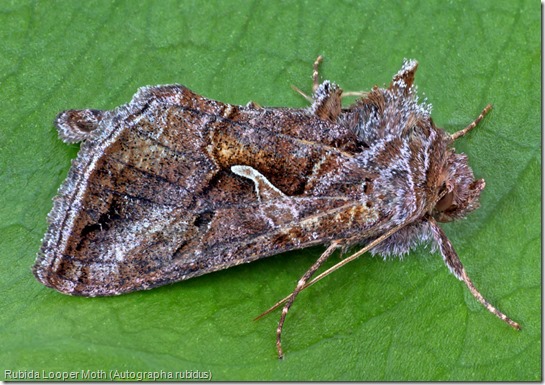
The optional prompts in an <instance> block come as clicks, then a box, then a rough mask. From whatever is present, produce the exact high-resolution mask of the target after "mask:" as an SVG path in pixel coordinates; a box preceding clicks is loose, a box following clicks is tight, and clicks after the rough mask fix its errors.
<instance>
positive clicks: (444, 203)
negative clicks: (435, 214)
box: [435, 191, 454, 211]
mask: <svg viewBox="0 0 545 385" xmlns="http://www.w3.org/2000/svg"><path fill="white" fill-rule="evenodd" d="M453 201H454V193H453V192H452V191H450V192H448V193H446V194H445V196H444V197H443V198H441V199H439V202H437V204H436V205H435V208H436V210H437V211H445V210H446V209H448V208H449V207H450V206H452V202H453Z"/></svg>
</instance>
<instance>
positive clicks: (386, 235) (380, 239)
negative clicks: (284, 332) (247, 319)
mask: <svg viewBox="0 0 545 385" xmlns="http://www.w3.org/2000/svg"><path fill="white" fill-rule="evenodd" d="M406 225H407V223H402V224H400V225H398V226H396V227H394V228H393V229H391V230H389V231H387V232H386V233H384V234H383V235H381V236H380V237H378V238H377V239H375V240H373V241H372V242H369V244H367V245H366V246H365V247H364V248H362V249H360V250H359V251H357V252H356V253H354V254H352V255H351V256H349V257H347V258H345V259H343V260H342V261H341V262H339V263H337V264H335V265H333V266H331V267H330V268H329V269H327V270H326V271H324V272H323V273H320V274H319V275H317V276H316V277H315V278H314V279H312V280H311V281H310V282H307V283H306V284H305V285H304V286H303V288H302V289H301V290H299V292H301V291H303V290H304V289H306V288H307V287H310V286H312V285H314V284H315V283H316V282H318V281H319V280H321V279H322V278H324V277H326V276H327V275H329V274H331V273H333V272H334V271H335V270H337V269H340V268H341V267H343V266H344V265H346V264H347V263H349V262H352V261H353V260H354V259H357V258H358V257H360V256H361V255H362V254H365V253H366V252H368V251H369V250H371V249H372V248H373V247H375V246H378V245H379V244H380V243H382V242H384V241H385V240H386V239H387V238H389V237H390V236H391V235H392V234H394V233H396V232H397V231H399V230H400V229H401V228H403V227H404V226H406ZM355 241H357V240H354V239H351V238H350V239H347V240H343V244H351V243H352V242H355ZM290 297H291V294H290V295H288V296H287V297H285V298H283V299H281V300H280V301H278V302H277V303H275V304H274V305H273V306H272V307H271V308H269V309H268V310H266V311H264V312H263V313H261V314H260V315H258V316H257V317H255V318H254V321H257V320H259V319H261V318H263V317H265V316H266V315H267V314H269V313H272V312H273V311H275V310H276V309H278V308H279V307H280V306H282V305H283V304H285V303H286V302H287V301H288V300H289V299H290Z"/></svg>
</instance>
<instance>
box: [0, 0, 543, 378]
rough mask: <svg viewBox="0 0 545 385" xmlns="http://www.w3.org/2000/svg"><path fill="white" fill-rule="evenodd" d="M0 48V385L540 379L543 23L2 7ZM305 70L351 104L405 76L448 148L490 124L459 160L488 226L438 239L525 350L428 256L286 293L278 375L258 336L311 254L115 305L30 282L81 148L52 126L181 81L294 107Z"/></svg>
mask: <svg viewBox="0 0 545 385" xmlns="http://www.w3.org/2000/svg"><path fill="white" fill-rule="evenodd" d="M0 34H1V36H0V40H1V41H2V48H0V49H1V50H2V51H1V54H0V74H1V86H0V97H1V99H2V106H3V108H2V112H1V114H0V122H1V126H0V150H1V151H0V190H1V191H0V200H1V201H0V203H1V204H0V207H1V209H0V210H1V211H0V215H1V219H2V226H1V227H0V253H1V258H0V264H1V265H0V270H1V271H2V280H1V283H0V291H1V292H2V296H1V299H0V308H1V309H2V312H1V313H2V314H1V315H0V325H1V327H0V330H1V331H0V341H1V345H0V346H1V349H0V351H1V352H0V362H2V365H1V367H0V369H1V370H2V372H1V373H2V376H3V379H4V380H10V378H11V379H12V378H13V377H10V375H11V374H10V373H14V374H15V375H17V374H18V373H19V374H21V373H23V374H25V373H26V375H27V376H29V374H28V373H29V372H28V371H38V374H40V376H42V375H44V374H45V375H46V376H48V375H49V373H52V374H51V375H52V376H54V375H55V374H59V375H60V374H62V373H68V372H70V371H74V372H76V374H78V375H79V376H80V377H78V379H80V380H81V379H82V377H81V374H82V372H81V371H87V370H91V371H96V372H90V373H93V374H94V375H96V376H99V377H96V379H101V377H100V375H101V374H102V372H100V371H99V370H104V371H105V373H106V375H110V370H118V371H119V372H120V373H121V374H124V373H123V371H127V370H128V371H134V372H135V375H136V373H144V372H150V371H151V372H158V373H159V374H161V372H160V371H164V372H165V373H166V372H180V373H181V374H183V375H184V376H186V377H187V376H189V375H193V376H195V375H198V373H197V372H196V371H200V373H201V374H202V373H203V372H206V373H209V374H211V376H212V379H213V380H302V381H304V380H360V381H362V380H364V381H380V380H387V381H394V380H413V381H418V380H426V381H436V380H449V381H492V380H494V381H495V380H498V381H499V380H501V381H539V380H541V379H542V367H541V243H540V234H541V222H540V212H541V200H540V195H541V188H540V186H541V184H540V175H541V140H540V127H541V120H540V116H541V108H540V106H541V89H540V86H539V84H540V62H541V47H540V7H539V5H538V4H537V3H534V2H531V1H529V0H527V1H522V2H513V1H509V0H499V1H494V2H487V1H476V2H452V3H448V2H444V1H439V0H434V1H429V2H426V3H422V2H414V1H413V2H405V1H398V2H382V1H368V2H349V1H347V2H339V1H329V2H320V3H312V2H309V3H306V2H296V3H292V2H256V1H238V2H227V1H226V2H192V1H182V2H180V1H161V2H158V1H151V0H150V1H140V2H133V1H113V2H111V1H94V2H93V1H89V2H73V1H57V2H36V1H27V2H24V1H18V2H4V4H3V5H2V12H1V13H0ZM318 54H322V55H324V57H325V61H324V63H323V66H322V67H321V70H322V76H323V77H325V78H328V79H331V80H334V81H336V82H337V83H339V84H340V85H341V86H342V87H343V88H344V89H346V90H354V91H357V90H365V89H369V88H370V87H372V86H373V85H374V84H378V85H383V84H386V83H388V82H389V80H390V79H391V76H392V75H393V74H394V73H395V72H396V71H397V70H398V69H399V67H400V65H401V62H402V59H403V58H404V57H410V58H415V59H418V60H419V62H420V66H419V71H418V73H417V79H416V83H417V84H418V86H419V89H420V91H421V95H423V96H426V97H427V98H428V101H429V102H431V103H432V104H433V105H434V112H433V117H434V121H435V123H436V124H437V125H438V126H440V127H445V129H447V130H448V131H450V132H454V131H455V130H458V129H460V128H462V127H464V126H465V125H466V124H468V123H469V122H471V121H472V120H473V119H474V118H475V117H476V116H477V115H478V114H479V112H480V111H481V109H482V108H483V107H484V106H485V105H486V104H487V103H492V104H493V105H494V110H493V111H492V112H491V114H489V115H488V116H487V117H486V119H485V120H484V121H483V123H482V124H481V125H480V126H479V127H478V128H477V129H476V130H475V131H473V132H472V133H471V134H470V135H469V136H468V137H467V138H463V139H461V140H459V141H458V142H457V149H458V151H462V152H465V153H467V154H468V156H469V158H470V164H471V165H472V167H473V169H474V171H475V174H476V175H477V176H478V177H482V178H485V179H486V182H487V187H486V189H485V191H484V193H483V196H482V206H481V208H480V209H479V210H477V212H476V213H474V214H472V215H471V216H470V217H468V218H467V219H466V220H464V221H458V222H456V223H453V224H448V225H445V226H443V228H444V229H445V231H446V232H447V234H448V236H449V238H450V239H451V241H452V242H453V244H454V245H455V247H456V249H457V251H458V253H459V254H460V257H461V259H462V261H463V262H464V264H465V266H466V269H467V271H468V273H469V275H470V276H471V277H472V279H473V281H474V282H475V284H476V285H477V287H478V288H479V289H480V290H481V292H482V293H483V295H484V296H485V297H487V298H488V299H489V300H490V302H491V303H493V304H495V305H496V306H498V307H499V308H500V309H501V310H503V311H504V312H506V313H507V314H508V315H509V316H511V317H512V318H513V319H515V320H516V321H518V322H520V323H521V324H522V327H523V329H522V331H520V332H516V331H513V330H511V329H510V328H509V327H508V326H506V325H505V324H503V323H502V322H501V321H500V320H498V319H497V318H496V317H494V316H492V315H491V314H489V313H488V312H487V311H486V310H485V309H484V308H483V307H482V306H480V304H478V303H477V302H476V301H475V299H474V298H473V297H472V296H471V295H470V293H469V292H468V290H467V289H466V288H465V287H464V285H463V283H461V282H459V281H457V280H456V279H455V278H454V277H453V276H452V275H451V274H449V273H448V271H447V269H446V268H445V267H444V265H443V262H442V260H441V258H440V257H439V256H437V255H433V254H430V252H429V251H428V250H426V249H424V248H422V249H420V250H419V251H416V252H413V253H411V254H410V255H409V256H408V257H407V258H405V259H404V260H402V261H401V260H397V259H395V260H388V261H382V260H381V259H380V258H371V257H369V256H368V255H366V256H363V257H361V258H360V259H359V260H357V261H355V262H352V263H351V265H349V266H350V267H346V268H344V269H341V270H340V271H337V272H335V274H333V275H331V276H330V277H328V278H327V279H325V280H323V281H322V282H320V284H317V285H315V286H314V287H313V288H312V289H309V290H307V291H305V292H304V293H302V294H301V296H300V298H298V300H297V301H296V303H295V305H294V307H293V308H292V310H291V312H290V314H289V316H288V319H287V323H286V327H285V334H284V339H283V341H284V348H285V352H286V357H285V359H284V360H283V361H279V360H278V359H277V358H276V350H275V345H274V339H275V328H276V323H277V319H278V316H279V314H278V313H276V314H273V315H270V316H268V317H267V318H265V319H264V320H262V321H259V322H254V321H252V318H253V317H254V316H256V315H258V314H260V313H261V312H262V311H264V310H265V309H267V308H268V307H269V306H270V305H272V304H273V303H274V302H275V301H276V300H277V299H279V298H281V297H282V296H284V295H286V294H288V293H289V292H290V291H291V290H292V289H293V287H294V286H295V283H296V281H297V279H298V278H299V277H300V276H301V275H302V274H303V273H304V272H305V271H306V269H307V268H308V267H309V266H310V265H311V264H312V263H313V261H315V260H316V258H317V257H318V256H319V255H320V253H321V252H322V251H323V249H322V248H312V249H309V250H304V251H298V252H292V253H288V254H283V255H280V256H276V257H274V258H269V259H267V260H263V261H258V262H256V263H252V264H250V265H245V266H240V267H237V268H232V269H229V270H226V271H222V272H218V273H214V274H209V275H207V276H203V277H200V278H196V279H192V280H189V281H187V282H182V283H178V284H174V285H170V286H167V287H162V288H159V289H155V290H151V291H148V292H139V293H133V294H129V295H124V296H120V297H115V298H93V299H90V298H76V297H68V296H64V295H61V294H59V293H57V292H55V291H53V290H51V289H48V288H46V287H43V286H42V285H40V284H39V283H38V282H37V281H36V280H35V279H34V278H33V276H32V274H31V270H30V269H31V266H32V265H33V263H34V258H35V255H36V252H37V251H38V249H39V247H40V238H41V236H42V234H43V233H44V232H45V230H46V227H47V224H46V221H45V218H46V215H47V212H48V211H49V210H50V209H51V207H52V203H51V198H52V197H53V196H54V195H55V192H56V189H57V188H58V186H59V185H60V183H61V182H62V181H63V179H64V178H65V177H66V174H67V171H68V168H69V166H70V160H71V159H73V158H74V157H75V156H76V153H77V150H78V146H77V145H65V144H63V143H62V142H61V141H60V140H58V138H57V134H56V131H55V129H54V127H53V124H52V121H53V118H54V117H55V115H56V114H57V113H58V112H59V111H61V110H64V109H68V108H86V107H91V108H99V109H110V108H113V107H115V106H118V105H120V104H124V103H126V102H128V101H129V100H130V98H131V96H132V94H133V93H134V92H135V91H136V89H137V88H138V87H140V86H143V85H148V84H168V83H175V82H178V83H183V84H185V85H187V86H188V87H190V88H191V89H193V90H195V91H197V92H199V93H201V94H203V95H205V96H208V97H211V98H215V99H218V100H222V101H226V102H230V103H239V104H245V103H246V102H248V101H249V100H253V101H256V102H257V103H259V104H262V105H276V106H290V107H301V106H305V105H306V102H305V100H304V99H303V98H301V97H300V96H299V95H297V94H296V93H294V92H292V91H291V89H290V84H294V85H296V86H298V87H300V88H302V89H303V90H304V91H306V92H310V86H311V84H310V83H311V77H310V75H311V71H312V62H313V61H314V59H315V58H316V56H317V55H318ZM333 262H334V261H331V263H333ZM6 370H8V371H11V372H7V371H6ZM42 370H43V371H45V372H43V373H42V372H41V371H42ZM19 371H21V372H19ZM185 371H189V372H185ZM188 373H189V374H188ZM21 375H22V374H21ZM104 379H109V377H106V378H104ZM163 379H164V378H163Z"/></svg>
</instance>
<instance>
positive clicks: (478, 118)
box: [450, 104, 492, 142]
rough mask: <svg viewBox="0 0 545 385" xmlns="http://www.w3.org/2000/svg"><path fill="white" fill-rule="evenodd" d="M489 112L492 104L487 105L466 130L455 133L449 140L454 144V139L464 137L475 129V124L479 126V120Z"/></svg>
mask: <svg viewBox="0 0 545 385" xmlns="http://www.w3.org/2000/svg"><path fill="white" fill-rule="evenodd" d="M490 110H492V104H488V105H487V106H486V107H485V108H484V109H483V111H482V112H481V113H480V115H479V116H477V119H475V120H474V121H473V122H471V123H470V124H469V125H468V126H467V127H466V128H464V129H463V130H460V131H457V132H455V133H454V134H452V135H451V136H450V139H451V140H452V141H453V142H454V141H455V140H456V139H458V138H460V137H462V136H464V135H465V134H467V133H468V132H469V131H471V130H473V129H474V128H475V127H477V124H479V122H480V121H481V120H483V118H484V117H485V116H486V114H488V113H489V112H490Z"/></svg>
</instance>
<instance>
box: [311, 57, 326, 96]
mask: <svg viewBox="0 0 545 385" xmlns="http://www.w3.org/2000/svg"><path fill="white" fill-rule="evenodd" d="M323 60H324V58H323V56H322V55H320V56H318V57H317V58H316V60H314V64H313V65H312V93H313V94H315V93H316V90H317V89H318V87H319V86H320V71H319V68H320V63H321V62H322V61H323Z"/></svg>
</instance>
